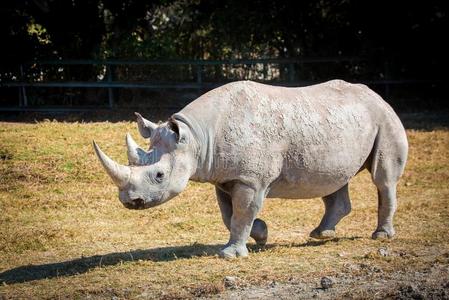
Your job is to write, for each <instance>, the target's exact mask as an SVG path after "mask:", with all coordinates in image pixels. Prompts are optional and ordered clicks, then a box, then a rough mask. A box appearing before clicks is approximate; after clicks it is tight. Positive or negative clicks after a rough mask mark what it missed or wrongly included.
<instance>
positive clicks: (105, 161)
mask: <svg viewBox="0 0 449 300" xmlns="http://www.w3.org/2000/svg"><path fill="white" fill-rule="evenodd" d="M93 145H94V149H95V153H97V156H98V159H99V160H100V162H101V164H102V165H103V167H104V169H105V170H106V172H107V173H108V174H109V176H110V177H111V178H112V180H113V181H114V183H115V184H116V185H117V186H118V187H119V188H122V187H124V186H125V185H126V184H128V181H129V178H130V176H131V169H130V168H129V167H127V166H123V165H120V164H118V163H116V162H115V161H113V160H112V159H110V158H109V157H108V156H107V155H106V154H104V153H103V151H101V149H100V147H98V145H97V143H95V141H93Z"/></svg>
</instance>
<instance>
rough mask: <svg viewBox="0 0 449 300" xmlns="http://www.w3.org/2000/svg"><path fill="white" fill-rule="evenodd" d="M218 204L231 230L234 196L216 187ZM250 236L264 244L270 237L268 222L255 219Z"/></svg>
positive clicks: (259, 243) (225, 222) (258, 243)
mask: <svg viewBox="0 0 449 300" xmlns="http://www.w3.org/2000/svg"><path fill="white" fill-rule="evenodd" d="M215 193H216V194H217V201H218V206H219V207H220V211H221V217H222V218H223V223H224V224H225V226H226V228H227V229H228V230H229V231H231V218H232V198H231V195H229V194H228V193H226V192H224V191H223V190H222V189H221V188H219V187H215ZM250 236H251V237H252V238H253V239H254V240H255V241H256V243H257V245H259V246H264V245H265V244H266V243H267V239H268V228H267V224H266V223H265V222H264V221H263V220H261V219H255V220H254V223H253V227H252V228H251V233H250Z"/></svg>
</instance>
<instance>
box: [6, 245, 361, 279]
mask: <svg viewBox="0 0 449 300" xmlns="http://www.w3.org/2000/svg"><path fill="white" fill-rule="evenodd" d="M359 238H360V237H352V238H335V239H331V240H323V241H315V240H309V241H307V242H305V243H301V244H268V245H266V246H264V247H259V246H257V245H254V244H253V245H248V248H249V249H250V251H251V252H260V251H265V250H268V249H272V248H276V247H317V246H321V245H324V244H327V243H335V242H338V241H340V240H355V239H359ZM222 246H223V245H204V244H193V245H188V246H177V247H161V248H154V249H148V250H142V249H138V250H133V251H128V252H115V253H109V254H105V255H94V256H89V257H81V258H78V259H73V260H69V261H64V262H58V263H50V264H42V265H28V266H20V267H17V268H14V269H10V270H7V271H4V272H2V273H0V283H6V284H13V283H21V282H28V281H33V280H41V279H46V278H47V279H49V278H54V277H65V276H74V275H78V274H83V273H86V272H88V271H89V270H91V269H94V268H99V267H104V266H114V265H118V264H120V263H122V262H130V261H137V260H150V261H156V262H161V261H172V260H176V259H182V258H186V259H189V258H194V257H201V256H214V255H217V254H218V251H219V250H220V248H221V247H222Z"/></svg>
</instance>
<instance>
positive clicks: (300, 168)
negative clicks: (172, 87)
mask: <svg viewBox="0 0 449 300" xmlns="http://www.w3.org/2000/svg"><path fill="white" fill-rule="evenodd" d="M376 96H377V95H376V94H375V93H373V92H372V91H371V90H369V89H368V88H366V87H364V86H361V85H352V84H349V83H346V82H343V81H339V80H337V81H330V82H326V83H323V84H319V85H314V86H310V87H304V88H284V87H273V86H269V85H264V84H259V83H255V82H248V81H247V82H237V83H232V84H228V85H225V86H223V87H221V88H218V89H216V90H213V91H211V92H209V93H207V94H205V95H204V96H202V97H200V98H199V99H198V100H196V101H194V102H193V103H192V104H191V105H189V106H187V107H186V109H184V110H183V111H182V112H184V113H187V114H197V116H199V115H201V117H200V118H201V119H202V120H203V122H204V125H203V126H209V128H210V129H211V128H212V132H213V134H214V137H213V140H214V145H213V147H214V149H213V152H214V166H215V167H214V176H215V178H214V180H215V181H218V182H226V181H229V180H235V179H240V180H246V181H252V180H257V181H259V182H260V183H261V184H263V185H266V186H267V187H269V189H270V192H269V194H268V196H270V197H284V198H310V197H316V196H323V195H326V194H330V193H332V192H334V191H335V190H337V189H338V188H340V187H341V186H343V185H344V184H346V183H347V182H348V180H349V179H350V178H351V177H352V176H354V175H355V174H356V173H357V172H358V171H359V169H360V168H361V167H362V166H363V164H364V162H365V160H366V159H367V157H368V155H369V153H370V151H371V149H372V147H373V143H374V140H375V136H376V133H377V130H378V119H379V117H381V116H383V115H385V114H386V113H385V112H384V110H387V109H386V108H385V107H384V106H385V103H383V101H382V100H381V99H380V98H379V97H378V96H377V97H376ZM198 118H199V117H197V119H198Z"/></svg>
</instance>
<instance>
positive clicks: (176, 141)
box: [93, 113, 196, 209]
mask: <svg viewBox="0 0 449 300" xmlns="http://www.w3.org/2000/svg"><path fill="white" fill-rule="evenodd" d="M136 115H137V124H138V127H139V132H140V134H141V135H142V136H143V137H144V138H150V139H151V146H150V149H149V151H145V150H143V149H141V148H139V147H138V145H137V144H136V142H135V141H134V140H133V139H132V138H131V136H130V135H129V134H127V135H126V144H127V146H128V161H129V166H124V165H120V164H118V163H116V162H115V161H113V160H112V159H110V158H109V157H108V156H107V155H106V154H104V153H103V151H101V150H100V148H99V147H98V145H97V144H96V143H95V142H93V145H94V148H95V152H96V153H97V156H98V158H99V160H100V162H101V163H102V165H103V167H104V168H105V170H106V172H107V173H108V174H109V176H110V177H111V178H112V180H113V181H114V183H115V184H116V185H117V186H118V188H119V198H120V201H121V202H122V204H123V205H124V206H125V207H126V208H130V209H145V208H149V207H153V206H156V205H159V204H161V203H163V202H165V201H167V200H169V199H171V198H173V197H174V196H176V195H177V194H179V193H180V192H181V191H182V190H184V188H185V187H186V185H187V182H188V180H189V178H190V176H191V175H192V173H193V171H194V170H195V169H196V162H195V159H194V157H195V155H194V151H193V145H192V144H193V143H192V134H191V132H190V130H189V128H188V127H187V126H186V125H185V124H184V123H182V122H178V121H176V120H174V119H170V120H169V121H167V122H165V123H162V124H159V125H158V124H155V123H152V122H150V121H148V120H146V119H144V118H143V117H142V116H141V115H140V114H138V113H136Z"/></svg>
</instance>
